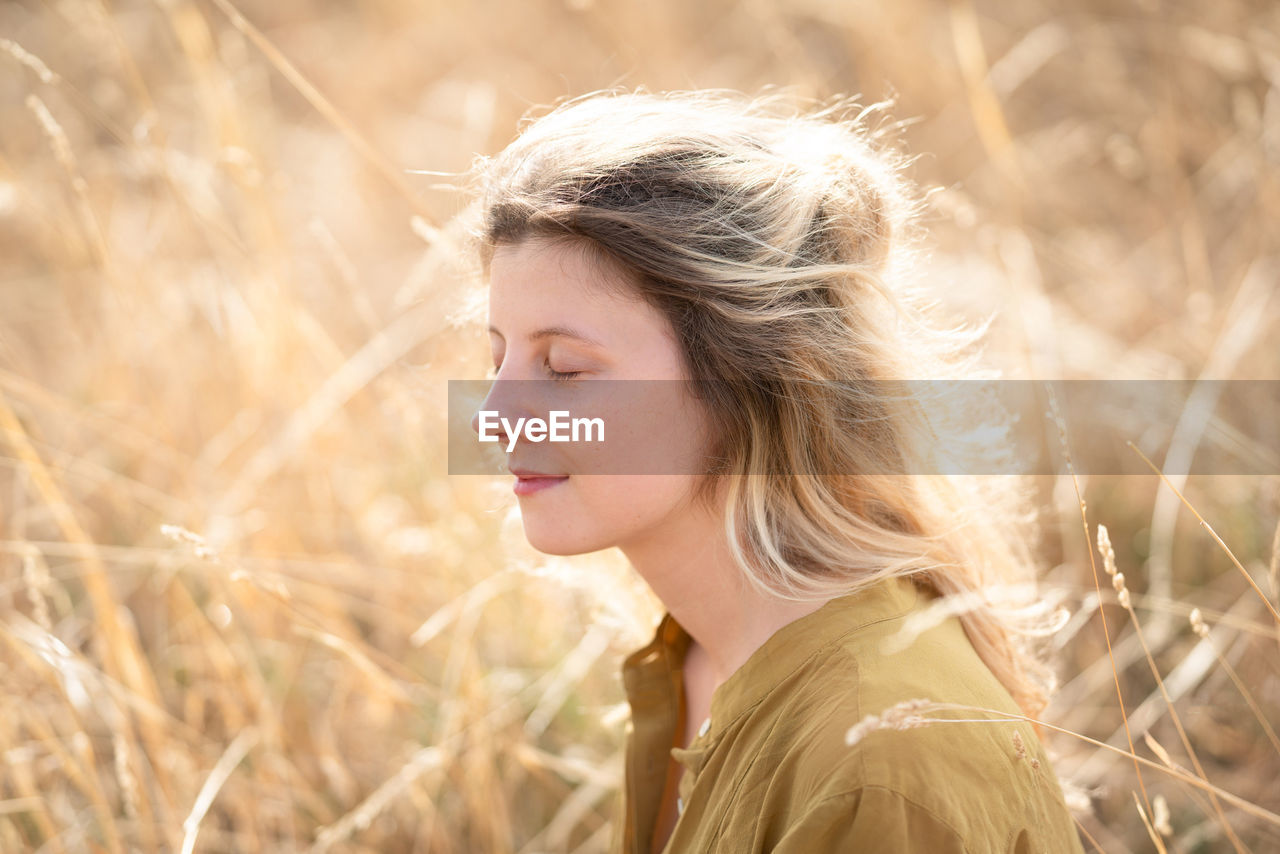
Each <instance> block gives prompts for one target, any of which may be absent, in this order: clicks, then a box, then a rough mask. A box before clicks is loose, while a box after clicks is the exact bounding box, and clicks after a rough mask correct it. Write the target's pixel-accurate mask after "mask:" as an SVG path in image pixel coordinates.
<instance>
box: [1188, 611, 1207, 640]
mask: <svg viewBox="0 0 1280 854" xmlns="http://www.w3.org/2000/svg"><path fill="white" fill-rule="evenodd" d="M1191 631H1193V632H1195V633H1196V634H1197V635H1199V636H1200V637H1202V638H1207V637H1209V627H1208V626H1206V625H1205V622H1204V618H1203V617H1201V616H1200V609H1199V608H1192V609H1191Z"/></svg>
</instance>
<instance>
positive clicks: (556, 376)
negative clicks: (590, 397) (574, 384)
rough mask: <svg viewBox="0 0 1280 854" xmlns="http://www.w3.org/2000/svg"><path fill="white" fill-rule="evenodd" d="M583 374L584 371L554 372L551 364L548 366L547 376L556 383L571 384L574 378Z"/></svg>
mask: <svg viewBox="0 0 1280 854" xmlns="http://www.w3.org/2000/svg"><path fill="white" fill-rule="evenodd" d="M581 373H584V372H583V371H557V370H554V369H553V368H552V367H551V365H550V364H548V365H547V376H549V377H551V379H553V380H555V381H556V382H562V383H563V382H569V381H570V380H572V379H573V378H574V377H576V376H577V375H578V374H581Z"/></svg>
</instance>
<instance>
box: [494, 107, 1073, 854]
mask: <svg viewBox="0 0 1280 854" xmlns="http://www.w3.org/2000/svg"><path fill="white" fill-rule="evenodd" d="M836 106H837V107H839V108H840V109H836V108H827V109H825V110H810V111H808V112H805V111H803V110H788V109H787V108H786V107H785V106H784V104H783V101H782V99H781V98H779V97H775V96H769V97H759V98H754V99H752V98H745V97H741V96H736V95H732V94H726V93H721V92H686V93H667V94H647V93H641V92H637V93H625V94H621V93H597V94H593V95H590V96H586V97H582V98H578V99H575V100H572V101H568V102H566V103H563V104H561V105H560V106H558V107H557V108H556V109H554V110H553V111H551V112H550V113H549V114H547V115H545V116H544V117H542V118H541V119H539V120H537V121H536V122H533V123H532V124H531V125H529V126H528V127H526V129H525V130H524V132H523V133H522V134H521V135H520V136H519V138H518V139H517V140H516V141H515V142H514V143H512V144H511V145H510V146H509V147H508V148H507V149H506V150H504V151H503V152H502V153H501V154H499V155H497V156H496V157H494V158H491V159H484V160H482V161H481V163H480V164H479V166H480V168H479V171H478V175H479V177H480V179H481V180H480V190H479V192H480V196H479V198H480V202H481V205H480V210H481V217H480V220H479V226H478V230H477V236H478V238H479V252H480V257H481V259H482V261H483V267H484V270H485V273H486V274H487V276H488V280H489V306H490V308H489V320H490V334H491V339H492V346H493V358H494V363H495V366H496V367H497V374H496V379H497V380H500V381H501V380H542V381H548V380H550V381H554V383H550V382H547V383H506V384H504V383H502V382H495V383H494V384H493V387H492V389H491V392H490V396H489V398H488V399H487V402H486V406H485V408H486V409H494V410H501V411H504V412H507V411H509V412H513V413H517V414H521V413H530V412H534V411H537V409H538V405H539V402H538V401H537V400H534V399H532V398H531V397H529V395H535V396H536V394H537V391H536V390H537V389H538V388H541V387H544V386H545V387H554V388H555V389H556V390H557V391H561V390H562V389H564V388H566V387H569V386H572V387H574V388H575V389H587V388H588V387H590V386H591V383H590V381H592V380H648V381H654V380H663V381H670V382H667V383H665V384H664V387H665V388H668V389H671V390H677V389H678V390H682V391H679V392H677V391H672V392H671V394H672V396H671V397H670V398H669V399H668V401H667V403H666V404H664V405H661V406H655V405H653V403H652V401H651V400H649V401H642V400H640V399H638V398H637V399H631V398H629V397H628V396H627V395H619V394H615V395H612V396H611V397H609V399H610V400H611V401H612V403H611V404H608V406H612V409H610V410H609V412H610V416H616V417H611V418H606V419H605V421H606V423H610V424H626V425H627V426H626V428H625V431H626V435H627V436H629V437H632V438H635V439H636V440H637V441H642V440H644V439H645V438H646V437H654V436H660V437H661V438H662V442H663V452H664V454H668V455H669V457H670V459H671V460H674V461H676V464H675V465H674V466H673V467H672V470H670V471H666V472H663V473H651V472H642V471H627V470H623V471H611V472H609V473H601V472H603V471H605V469H604V468H602V467H599V464H600V463H601V462H602V459H601V458H600V456H599V455H600V454H601V452H600V451H599V449H592V448H589V447H587V446H586V445H585V444H583V445H577V446H573V447H570V448H569V449H568V450H565V449H563V446H552V445H550V444H540V443H537V442H530V441H523V440H521V438H520V437H519V436H518V435H517V436H515V437H513V438H514V444H512V445H511V446H510V447H511V451H510V458H509V467H510V469H511V470H512V472H513V473H514V474H516V475H517V481H516V484H515V491H516V494H517V495H518V496H519V502H520V510H521V516H522V518H523V524H524V530H525V533H526V536H527V537H528V539H529V541H530V543H531V544H532V545H533V546H534V547H535V548H537V549H539V550H541V551H544V552H547V553H551V554H579V553H584V552H589V551H594V550H598V549H604V548H609V547H615V546H616V547H617V548H619V549H621V550H622V552H623V553H624V554H625V555H626V557H627V558H628V560H629V561H630V563H631V564H632V565H633V566H634V568H635V569H636V571H637V572H638V573H639V574H640V575H641V576H642V577H643V578H644V580H645V581H646V582H647V583H648V584H649V585H650V586H651V587H652V589H653V590H654V592H655V593H656V594H657V596H658V597H659V598H660V599H661V601H662V602H663V604H664V605H665V606H666V608H667V611H668V613H667V614H666V615H665V617H664V618H663V620H662V622H661V624H660V625H659V626H658V627H657V631H656V634H655V636H654V638H653V641H652V642H651V643H650V644H648V645H647V646H646V647H644V648H643V649H641V650H638V651H636V652H635V653H634V654H633V655H631V656H629V657H628V658H627V659H626V662H625V664H624V667H623V675H624V681H625V686H626V690H627V696H628V699H629V702H630V705H631V711H632V722H631V726H630V729H629V732H628V749H627V760H626V773H625V781H624V786H623V792H622V798H621V814H620V815H619V817H618V820H617V833H616V836H615V843H614V850H615V851H617V852H627V854H647V853H648V852H658V851H667V852H673V854H674V852H699V853H700V854H701V852H708V851H726V852H735V854H738V852H763V851H772V852H793V853H794V854H800V852H803V853H804V854H815V852H836V851H841V852H843V851H866V852H872V851H875V852H906V851H915V852H928V854H942V852H957V854H958V853H959V852H994V851H999V852H1006V851H1007V852H1033V851H1035V852H1039V851H1045V852H1073V851H1080V850H1081V848H1080V843H1079V840H1078V837H1077V835H1076V831H1075V828H1074V825H1073V822H1072V819H1071V817H1070V815H1069V813H1068V812H1067V810H1066V808H1065V806H1064V803H1063V797H1062V792H1061V789H1060V788H1059V785H1058V782H1057V779H1056V777H1055V776H1054V774H1053V771H1052V769H1051V768H1050V766H1049V763H1048V760H1047V759H1046V757H1045V754H1044V751H1043V749H1042V747H1041V743H1040V739H1039V738H1038V735H1037V732H1036V730H1035V729H1034V728H1033V727H1032V726H1031V725H1029V724H1027V723H1025V722H1023V721H1019V720H1016V719H1009V718H1005V719H999V718H993V719H992V720H991V721H982V722H977V723H961V722H954V723H946V722H931V723H928V724H927V725H918V724H920V723H922V722H921V721H920V720H919V719H918V717H914V716H913V715H912V714H911V711H912V710H913V709H915V708H917V707H916V705H915V702H914V701H921V700H930V701H935V702H941V703H954V704H960V705H963V706H969V707H978V708H984V709H989V710H996V711H999V712H1005V713H1013V714H1018V713H1023V714H1027V715H1029V716H1034V715H1035V714H1037V713H1038V712H1039V711H1040V709H1041V708H1042V707H1043V704H1044V699H1045V684H1046V682H1045V675H1046V670H1045V668H1044V666H1043V665H1042V663H1041V662H1040V661H1038V660H1037V658H1036V657H1035V656H1034V655H1033V654H1032V652H1031V651H1030V650H1029V648H1028V646H1027V644H1026V642H1025V641H1026V634H1027V633H1028V632H1029V630H1030V627H1028V626H1027V625H1025V624H1024V623H1020V622H1018V621H1016V620H1015V619H1014V616H1013V615H1014V614H1015V613H1016V612H1015V611H1014V610H1013V609H1010V608H1004V607H997V605H996V604H995V600H996V599H997V598H999V597H997V596H995V595H994V591H996V590H997V589H1000V590H1005V589H1007V585H1008V584H1009V583H1010V582H1015V581H1024V580H1026V579H1028V578H1029V577H1030V575H1031V574H1032V572H1033V561H1032V558H1031V555H1030V551H1029V548H1028V543H1029V533H1028V531H1029V527H1028V525H1027V524H1026V523H1027V522H1028V519H1029V516H1028V514H1027V513H1026V512H1025V511H1026V506H1025V505H1026V501H1025V496H1024V495H1022V494H1021V493H1016V492H1007V491H1006V492H1002V491H1001V490H1004V489H1006V488H1007V486H1008V483H1009V481H1010V479H1009V478H1003V479H1000V478H963V477H955V476H947V475H943V474H932V473H929V472H930V469H929V463H928V461H929V460H930V459H931V458H932V452H933V451H934V450H936V449H931V448H930V447H929V446H928V443H927V442H925V441H923V440H922V439H921V437H922V436H924V435H927V431H925V432H922V431H921V430H920V429H919V427H920V424H919V423H917V422H916V420H914V419H917V418H918V417H919V414H918V410H917V408H914V407H911V406H905V405H902V402H901V401H900V400H899V399H897V398H896V397H895V396H894V395H892V394H890V393H889V392H888V391H887V389H889V388H890V387H891V386H890V385H888V383H891V382H892V381H895V380H905V379H912V378H921V377H925V378H931V379H932V378H945V377H956V376H964V375H965V374H964V371H965V370H967V369H968V367H967V366H968V365H969V362H966V361H965V360H964V359H962V358H960V357H959V354H960V352H961V348H963V347H965V346H967V345H968V344H969V343H971V342H972V339H973V336H972V335H969V334H968V331H967V330H956V329H951V330H946V329H939V328H936V327H934V326H931V325H930V323H929V321H928V317H927V314H926V313H925V310H924V308H923V307H922V304H921V303H920V301H919V300H918V298H917V297H916V296H913V292H912V291H911V290H910V289H908V288H907V285H906V281H905V278H904V272H905V270H906V264H905V263H904V262H905V261H906V260H907V255H908V250H909V247H910V245H911V242H910V241H909V240H908V237H909V234H910V232H909V231H908V229H909V227H910V226H911V224H912V222H913V217H914V214H915V212H916V210H917V208H918V202H917V201H915V200H914V198H913V197H912V195H911V194H910V191H909V187H908V185H907V184H906V183H905V182H904V180H903V179H902V178H901V177H900V171H901V166H902V162H901V160H900V159H899V158H897V157H895V156H894V155H892V154H891V153H889V152H888V150H887V149H886V150H881V149H880V148H878V147H877V146H876V145H874V144H873V141H874V136H873V135H872V134H870V133H869V132H868V131H867V130H866V128H865V125H864V124H863V116H857V117H854V118H850V117H848V116H849V113H848V110H847V108H848V105H847V104H840V105H836ZM614 385H617V386H624V385H625V384H614ZM574 393H575V394H576V393H577V392H576V391H575V392H574ZM513 421H514V419H513ZM474 426H475V422H473V427H474ZM508 438H512V437H505V436H504V438H503V447H504V448H506V447H508V445H507V439H508ZM593 455H594V456H593ZM987 594H992V595H987ZM948 595H962V596H966V595H967V596H966V598H965V599H964V601H965V602H966V603H967V604H966V605H965V607H963V608H956V609H953V610H954V611H958V613H952V614H951V615H950V616H947V615H946V614H938V615H936V616H935V617H934V618H933V619H932V620H926V621H925V622H924V624H923V626H924V627H923V628H921V627H920V625H921V624H919V623H918V622H917V623H910V624H908V622H907V621H908V620H909V618H911V617H912V616H913V615H917V616H918V615H921V614H925V613H930V612H929V611H928V609H929V607H930V605H931V603H935V602H937V601H941V600H940V598H939V597H944V596H948ZM975 596H977V597H978V598H977V599H976V602H975ZM935 611H936V609H935ZM909 625H910V626H915V627H916V630H913V631H910V632H904V631H903V630H904V627H905V626H909ZM869 716H881V717H880V718H873V717H869ZM945 716H946V715H945V714H939V715H937V717H945ZM953 716H955V717H966V718H973V717H977V716H978V715H975V714H974V713H972V712H965V713H961V714H958V715H953ZM877 720H879V722H880V725H879V726H875V723H876V721H877ZM860 723H862V726H861V727H858V728H857V729H856V730H854V731H855V732H857V733H858V734H859V735H860V737H859V738H858V739H857V740H856V741H855V742H854V743H852V744H851V743H850V741H851V740H850V739H849V738H848V737H847V736H848V735H849V733H850V730H851V728H853V727H855V726H856V725H858V724H860ZM913 724H917V725H913Z"/></svg>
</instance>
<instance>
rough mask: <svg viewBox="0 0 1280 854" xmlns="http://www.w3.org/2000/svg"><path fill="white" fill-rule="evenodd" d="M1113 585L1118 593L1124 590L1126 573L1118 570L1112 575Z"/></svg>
mask: <svg viewBox="0 0 1280 854" xmlns="http://www.w3.org/2000/svg"><path fill="white" fill-rule="evenodd" d="M1111 586H1112V587H1114V588H1115V589H1116V592H1117V593H1119V592H1120V591H1121V590H1124V573H1123V572H1117V573H1115V574H1114V575H1112V576H1111Z"/></svg>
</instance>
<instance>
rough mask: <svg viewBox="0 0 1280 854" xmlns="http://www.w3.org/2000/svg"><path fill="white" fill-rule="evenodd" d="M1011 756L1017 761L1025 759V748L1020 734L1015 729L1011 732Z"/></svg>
mask: <svg viewBox="0 0 1280 854" xmlns="http://www.w3.org/2000/svg"><path fill="white" fill-rule="evenodd" d="M1013 755H1014V756H1015V757H1017V758H1018V759H1025V758H1026V756H1027V746H1026V745H1025V744H1023V743H1022V734H1021V733H1019V732H1018V731H1017V730H1016V729H1015V730H1014V731H1013Z"/></svg>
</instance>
